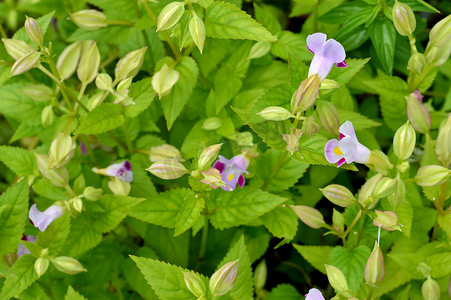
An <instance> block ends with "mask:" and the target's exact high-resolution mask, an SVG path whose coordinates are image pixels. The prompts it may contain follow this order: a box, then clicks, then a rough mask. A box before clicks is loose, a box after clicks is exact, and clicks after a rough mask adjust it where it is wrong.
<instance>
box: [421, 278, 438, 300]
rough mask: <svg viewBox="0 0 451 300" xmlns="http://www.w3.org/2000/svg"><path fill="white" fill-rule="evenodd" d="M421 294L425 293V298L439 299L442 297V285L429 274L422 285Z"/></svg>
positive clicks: (429, 299) (426, 299)
mask: <svg viewBox="0 0 451 300" xmlns="http://www.w3.org/2000/svg"><path fill="white" fill-rule="evenodd" d="M421 294H423V299H424V300H439V299H440V286H439V285H438V283H437V281H435V280H434V279H432V278H431V276H428V278H427V279H426V281H425V282H424V283H423V285H422V286H421Z"/></svg>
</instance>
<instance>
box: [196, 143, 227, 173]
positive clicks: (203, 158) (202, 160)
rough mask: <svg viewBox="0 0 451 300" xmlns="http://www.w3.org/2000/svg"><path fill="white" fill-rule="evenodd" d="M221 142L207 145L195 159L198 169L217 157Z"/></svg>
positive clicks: (208, 165)
mask: <svg viewBox="0 0 451 300" xmlns="http://www.w3.org/2000/svg"><path fill="white" fill-rule="evenodd" d="M221 146H222V143H221V144H215V145H211V146H208V147H207V148H205V150H204V151H202V153H201V154H200V156H199V160H198V161H197V166H198V168H199V169H200V170H204V169H206V168H208V167H210V165H211V164H212V163H213V161H215V160H216V158H217V157H218V154H219V151H220V150H221Z"/></svg>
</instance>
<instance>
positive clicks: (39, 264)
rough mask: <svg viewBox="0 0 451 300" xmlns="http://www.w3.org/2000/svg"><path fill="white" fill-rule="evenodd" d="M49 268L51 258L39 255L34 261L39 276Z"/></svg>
mask: <svg viewBox="0 0 451 300" xmlns="http://www.w3.org/2000/svg"><path fill="white" fill-rule="evenodd" d="M48 268H49V260H48V258H44V257H39V258H38V259H36V261H35V262H34V269H35V270H36V273H37V274H38V277H41V276H42V275H44V274H45V272H47V269H48Z"/></svg>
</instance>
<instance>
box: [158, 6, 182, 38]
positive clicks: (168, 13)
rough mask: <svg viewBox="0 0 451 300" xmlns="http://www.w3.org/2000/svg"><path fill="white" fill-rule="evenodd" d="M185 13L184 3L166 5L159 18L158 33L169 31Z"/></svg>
mask: <svg viewBox="0 0 451 300" xmlns="http://www.w3.org/2000/svg"><path fill="white" fill-rule="evenodd" d="M184 12H185V3H184V2H171V3H169V4H168V5H166V6H165V7H164V8H163V9H162V10H161V12H160V15H159V16H158V21H157V31H160V30H167V29H169V28H171V27H172V26H174V25H175V24H177V22H178V21H179V20H180V18H181V17H182V15H183V13H184Z"/></svg>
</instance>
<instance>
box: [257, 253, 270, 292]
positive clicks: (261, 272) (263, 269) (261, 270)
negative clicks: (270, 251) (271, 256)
mask: <svg viewBox="0 0 451 300" xmlns="http://www.w3.org/2000/svg"><path fill="white" fill-rule="evenodd" d="M267 276H268V268H267V266H266V261H265V260H264V259H263V260H262V261H261V262H260V263H259V264H258V265H257V267H256V268H255V271H254V287H255V289H256V290H259V289H262V288H264V287H265V283H266V277H267Z"/></svg>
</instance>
